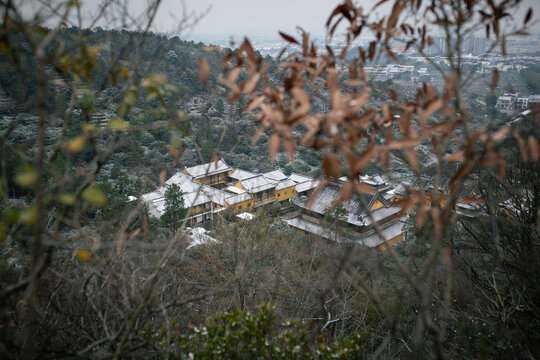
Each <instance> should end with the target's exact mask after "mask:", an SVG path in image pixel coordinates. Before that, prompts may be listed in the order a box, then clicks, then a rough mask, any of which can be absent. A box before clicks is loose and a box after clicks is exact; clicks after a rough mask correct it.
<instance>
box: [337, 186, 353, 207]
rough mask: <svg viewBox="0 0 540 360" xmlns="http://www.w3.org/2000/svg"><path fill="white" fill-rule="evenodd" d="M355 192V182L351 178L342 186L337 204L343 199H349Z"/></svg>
mask: <svg viewBox="0 0 540 360" xmlns="http://www.w3.org/2000/svg"><path fill="white" fill-rule="evenodd" d="M353 192H354V183H353V182H352V181H351V180H349V181H347V182H346V183H345V184H343V186H342V187H341V191H340V193H339V198H338V199H337V201H336V205H337V204H339V203H341V202H343V201H347V200H349V199H350V198H351V196H352V194H353Z"/></svg>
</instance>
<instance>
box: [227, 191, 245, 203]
mask: <svg viewBox="0 0 540 360" xmlns="http://www.w3.org/2000/svg"><path fill="white" fill-rule="evenodd" d="M250 199H251V195H249V194H248V193H247V192H246V193H243V194H238V195H233V196H230V197H228V198H226V199H225V201H226V202H227V204H229V205H234V204H238V203H241V202H242V201H247V200H250Z"/></svg>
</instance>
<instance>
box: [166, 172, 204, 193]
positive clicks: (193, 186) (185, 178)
mask: <svg viewBox="0 0 540 360" xmlns="http://www.w3.org/2000/svg"><path fill="white" fill-rule="evenodd" d="M172 184H175V185H178V186H179V187H180V191H182V193H190V192H193V191H197V190H198V189H199V187H200V186H201V184H199V183H197V182H195V181H193V178H192V177H191V176H189V175H187V174H184V173H183V172H181V171H179V172H177V173H176V174H174V175H173V176H171V177H170V178H169V180H167V181H165V186H164V187H162V188H161V191H162V192H163V193H165V190H166V188H167V186H170V185H172Z"/></svg>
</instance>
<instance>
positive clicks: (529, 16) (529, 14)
mask: <svg viewBox="0 0 540 360" xmlns="http://www.w3.org/2000/svg"><path fill="white" fill-rule="evenodd" d="M532 13H533V10H532V8H529V10H528V11H527V15H525V19H524V20H523V25H525V24H527V23H528V22H529V21H530V20H531V18H532Z"/></svg>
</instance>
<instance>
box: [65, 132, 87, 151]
mask: <svg viewBox="0 0 540 360" xmlns="http://www.w3.org/2000/svg"><path fill="white" fill-rule="evenodd" d="M85 142H86V138H85V137H84V136H77V137H75V138H73V139H71V140H69V141H68V143H67V149H68V150H69V151H71V152H74V153H77V152H79V151H81V150H82V149H83V147H84V144H85Z"/></svg>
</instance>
